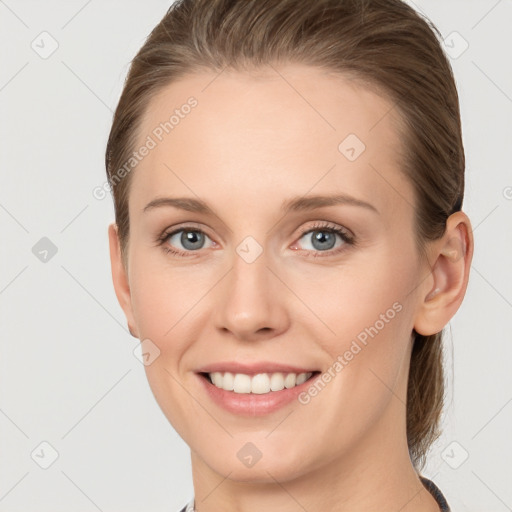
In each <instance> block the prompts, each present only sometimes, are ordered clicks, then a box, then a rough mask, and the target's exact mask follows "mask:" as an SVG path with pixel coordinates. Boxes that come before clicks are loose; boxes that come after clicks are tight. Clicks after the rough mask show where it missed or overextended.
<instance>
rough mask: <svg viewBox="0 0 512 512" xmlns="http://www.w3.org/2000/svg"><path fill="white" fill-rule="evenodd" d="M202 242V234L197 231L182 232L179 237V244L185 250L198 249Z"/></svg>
mask: <svg viewBox="0 0 512 512" xmlns="http://www.w3.org/2000/svg"><path fill="white" fill-rule="evenodd" d="M202 242H203V234H202V233H199V232H198V231H184V232H183V234H182V235H181V243H182V244H183V247H185V248H186V249H199V248H200V247H201V244H202Z"/></svg>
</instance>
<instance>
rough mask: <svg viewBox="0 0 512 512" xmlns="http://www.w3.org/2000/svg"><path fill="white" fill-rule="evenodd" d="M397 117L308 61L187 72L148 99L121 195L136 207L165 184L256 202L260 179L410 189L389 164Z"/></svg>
mask: <svg viewBox="0 0 512 512" xmlns="http://www.w3.org/2000/svg"><path fill="white" fill-rule="evenodd" d="M401 126H402V125H401V119H400V117H399V115H398V111H397V109H396V108H395V105H394V104H393V103H392V102H391V101H390V100H389V99H387V98H385V97H384V96H382V95H380V94H377V93H376V92H375V89H374V88H373V89H370V88H368V87H364V86H362V85H361V82H359V81H356V80H353V79H351V78H350V77H349V76H342V75H334V74H332V73H330V74H328V73H327V72H325V71H322V70H320V69H318V68H313V67H308V66H298V65H289V66H286V67H280V68H274V67H267V68H262V69H260V70H258V71H257V72H256V71H254V72H235V71H227V70H225V71H224V72H221V73H214V72H206V71H204V72H201V73H194V74H191V75H187V76H185V77H182V78H180V79H179V80H177V81H176V82H174V83H172V84H170V85H168V86H167V87H165V88H164V89H163V90H161V91H160V92H159V94H158V95H156V96H155V97H154V98H153V99H152V100H151V102H150V103H149V106H148V108H147V110H146V112H145V115H144V117H143V119H142V122H141V125H140V129H139V143H140V144H144V141H148V140H149V139H151V140H152V146H153V148H152V149H151V150H150V151H149V152H147V155H146V156H145V157H144V158H143V159H142V160H141V161H140V162H139V164H138V165H137V168H136V171H135V172H134V176H133V177H132V179H133V181H132V188H133V189H134V190H135V191H136V192H135V193H134V194H133V195H132V194H130V196H131V197H130V203H132V199H133V203H134V207H136V208H137V209H140V208H142V207H143V203H144V201H146V202H147V201H149V200H151V199H154V198H155V197H156V196H159V195H160V196H161V195H163V194H165V193H166V192H169V193H176V194H178V193H180V194H182V193H186V194H187V195H191V193H193V194H195V195H198V196H202V197H205V198H207V197H211V196H212V194H214V193H215V196H216V197H217V199H218V201H219V205H222V204H225V200H228V199H229V200H230V204H233V200H234V199H233V191H237V192H238V196H239V197H240V205H241V206H242V204H246V205H247V204H258V205H260V206H261V204H262V202H261V198H262V197H268V191H269V187H272V191H273V195H275V196H278V195H281V196H285V195H286V196H288V195H293V194H292V192H294V193H296V194H306V193H307V191H308V190H310V189H312V188H314V192H315V193H320V192H328V191H332V190H333V189H337V190H340V191H343V192H347V193H353V194H354V195H358V196H359V197H360V198H361V199H366V200H372V201H373V202H374V203H376V204H377V205H378V204H379V203H380V204H384V203H389V202H390V201H391V200H393V198H392V197H391V196H397V195H400V193H399V192H401V193H402V194H405V195H406V196H407V195H410V193H411V191H410V190H408V188H409V184H408V183H406V182H405V180H404V177H403V175H402V173H401V172H400V171H399V165H400V162H401V157H400V153H401V136H400V132H399V128H400V127H401ZM386 182H388V185H387V186H383V184H385V183H386ZM228 187H229V188H228ZM397 187H398V189H401V190H397ZM262 194H263V195H262ZM394 199H396V197H395V198H394ZM144 204H145V203H144Z"/></svg>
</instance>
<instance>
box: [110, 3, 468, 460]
mask: <svg viewBox="0 0 512 512" xmlns="http://www.w3.org/2000/svg"><path fill="white" fill-rule="evenodd" d="M436 34H437V36H440V34H439V32H438V30H437V29H436V28H435V26H434V25H433V24H432V23H431V22H430V21H429V20H428V19H425V18H423V17H422V16H421V15H419V14H418V13H417V12H416V11H415V10H413V9H412V8H411V7H409V6H408V5H407V4H405V3H404V2H402V1H401V0H314V1H312V0H181V1H177V2H176V3H174V4H172V5H171V7H170V8H169V10H168V11H167V13H166V14H165V16H164V17H163V19H162V20H161V21H160V23H159V24H158V25H157V26H156V27H155V28H154V29H153V31H152V32H151V34H150V35H149V37H148V38H147V40H146V41H145V43H144V45H143V46H142V48H141V49H140V50H139V52H138V54H137V55H136V57H135V58H134V60H133V61H132V63H131V67H130V70H129V73H128V76H127V78H126V81H125V84H124V89H123V92H122V95H121V98H120V100H119V104H118V106H117V109H116V111H115V115H114V120H113V125H112V129H111V132H110V136H109V139H108V143H107V148H106V169H107V176H108V179H109V183H110V184H111V186H112V189H113V196H114V206H115V220H116V224H117V226H118V235H119V240H120V245H121V251H122V254H123V261H124V262H125V265H127V264H128V260H127V244H128V238H129V228H130V225H129V215H128V195H129V190H130V181H131V175H132V173H128V174H126V176H125V177H124V178H123V179H122V180H119V179H117V181H114V178H118V175H116V171H117V170H119V169H121V168H122V167H123V166H124V165H125V163H126V162H127V161H128V160H129V159H130V157H131V156H132V154H133V151H134V150H135V148H136V142H137V140H138V136H139V135H140V134H139V133H138V131H139V128H140V123H141V120H142V117H143V115H144V113H145V111H146V109H147V107H148V103H149V102H150V100H151V99H152V98H153V97H154V96H155V95H156V94H157V93H158V92H159V91H161V90H162V89H163V88H164V87H166V86H168V85H169V84H170V83H172V82H174V81H176V80H177V79H179V78H180V77H183V76H184V75H186V74H190V73H194V72H195V71H204V70H209V71H212V72H218V73H220V72H221V71H222V70H223V69H225V68H227V67H228V68H230V69H233V70H246V69H248V68H249V67H252V68H258V67H259V66H265V65H269V64H272V65H273V64H275V63H287V62H289V63H301V64H305V65H310V66H315V67H319V68H322V69H324V70H327V71H332V72H335V73H340V74H341V75H345V76H346V75H350V76H351V77H355V78H357V79H358V80H360V81H361V83H362V84H364V85H365V86H366V87H370V88H375V89H376V90H378V91H380V94H381V95H384V96H386V97H387V98H389V99H390V100H391V101H392V104H393V109H396V112H398V113H399V118H400V119H401V122H402V127H403V133H402V140H403V142H402V148H403V151H401V153H400V154H401V160H402V161H401V170H402V172H404V173H405V175H406V176H407V177H408V179H409V180H410V181H411V183H412V184H413V187H414V193H415V213H414V215H415V222H416V237H417V242H418V246H419V248H420V250H421V252H422V253H423V250H424V247H425V242H426V241H428V240H435V239H437V238H439V237H440V236H442V235H443V234H444V231H445V226H446V220H447V218H448V216H449V215H450V214H452V213H454V212H455V211H458V210H460V209H461V207H462V199H463V193H464V167H465V161H464V148H463V144H462V134H461V126H460V113H459V100H458V95H457V90H456V86H455V80H454V77H453V74H452V70H451V67H450V64H449V62H448V60H447V58H446V56H445V54H444V53H443V50H442V48H441V45H440V43H439V40H438V39H437V36H436ZM414 334H415V340H414V346H413V351H412V356H411V363H410V370H409V378H408V391H407V413H406V417H407V442H408V445H409V453H410V456H411V460H412V462H413V463H414V465H415V467H416V468H422V467H423V464H424V461H425V456H426V453H427V450H428V448H429V447H430V445H431V444H432V442H433V441H434V440H435V439H436V438H437V437H438V436H439V433H440V432H439V421H440V416H441V412H442V408H443V400H444V376H443V363H442V361H443V354H442V334H443V333H442V331H441V332H439V333H437V334H435V335H432V336H422V335H419V334H418V333H414Z"/></svg>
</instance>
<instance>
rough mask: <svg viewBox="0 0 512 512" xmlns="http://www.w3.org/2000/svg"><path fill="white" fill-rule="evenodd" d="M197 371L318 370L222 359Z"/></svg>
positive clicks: (296, 371)
mask: <svg viewBox="0 0 512 512" xmlns="http://www.w3.org/2000/svg"><path fill="white" fill-rule="evenodd" d="M196 371H197V373H213V372H220V373H224V372H230V373H244V374H246V375H256V374H258V373H278V372H281V373H297V374H299V373H309V372H316V371H319V370H316V369H311V368H309V369H308V368H304V367H300V366H292V365H289V364H280V363H275V362H272V361H258V362H254V363H240V362H236V361H224V362H219V363H211V364H207V365H205V366H202V367H201V368H199V369H198V370H196Z"/></svg>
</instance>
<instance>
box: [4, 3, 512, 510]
mask: <svg viewBox="0 0 512 512" xmlns="http://www.w3.org/2000/svg"><path fill="white" fill-rule="evenodd" d="M409 3H410V4H411V5H413V6H415V7H416V8H417V9H418V10H420V11H421V12H423V13H425V14H426V15H427V16H428V17H429V18H430V19H432V21H433V22H434V23H435V24H436V25H437V27H438V28H439V30H440V31H441V33H442V35H443V38H446V39H445V40H446V50H447V52H448V53H450V54H451V62H452V66H453V69H454V73H455V76H456V80H457V85H458V88H459V93H460V101H461V109H462V121H463V131H464V144H465V150H466V158H467V188H466V199H465V207H464V210H465V211H466V212H467V213H468V214H469V216H470V218H471V220H472V222H473V227H474V235H475V241H476V250H475V256H474V261H473V268H472V274H471V278H470V283H469V288H468V292H467V296H466V299H465V302H464V303H463V305H462V307H461V309H460V310H459V311H458V313H457V314H456V316H455V318H454V319H453V320H452V322H451V323H450V327H449V329H448V336H447V365H448V367H447V370H448V378H449V381H450V383H451V384H450V390H449V391H450V392H449V396H448V403H447V407H446V413H445V417H444V434H443V436H442V438H441V439H440V440H439V442H438V443H436V445H435V447H434V448H433V450H432V452H431V455H430V458H429V462H428V466H427V469H426V471H425V472H424V474H425V475H426V476H428V477H430V478H433V479H434V481H435V482H436V483H437V484H438V485H439V487H440V488H441V489H442V490H443V492H444V493H445V495H446V497H447V498H448V501H449V502H450V504H451V506H452V508H453V509H454V510H455V511H459V510H460V511H480V510H486V511H496V512H504V511H507V510H512V487H511V486H510V482H511V481H512V480H511V477H512V470H511V469H510V461H511V460H512V441H511V435H510V434H511V431H512V429H511V427H512V403H511V402H512V372H511V371H510V369H511V361H512V358H511V356H512V343H511V341H512V340H511V335H510V323H509V321H510V318H511V317H512V315H511V313H512V274H511V272H510V262H511V261H512V258H511V256H512V242H511V232H512V172H511V164H510V162H511V157H512V150H511V145H512V123H511V122H510V119H511V115H512V64H511V55H512V31H511V30H510V26H511V23H512V2H511V1H510V0H501V1H496V0H492V1H487V0H479V1H475V0H473V1H468V0H464V1H463V0H459V1H454V0H450V1H446V0H443V1H441V0H436V1H432V0H429V1H427V0H422V1H420V0H415V2H414V3H413V2H409ZM168 6H169V2H168V1H160V0H158V1H157V0H152V1H150V2H135V1H124V2H120V1H103V2H100V1H99V0H92V1H84V0H80V1H68V2H64V1H60V2H56V1H46V2H40V1H39V2H36V1H21V0H18V1H15V0H6V1H2V0H0V44H1V46H2V49H3V52H2V56H1V65H0V118H1V124H0V141H1V150H0V169H1V186H0V223H1V233H2V243H0V257H1V260H0V261H1V266H0V322H1V323H0V326H1V333H2V337H1V353H0V385H1V387H0V390H1V395H0V511H2V512H3V511H13V512H14V511H23V512H30V511H36V510H37V511H39V512H44V511H50V510H51V511H54V512H55V511H68V510H70V509H72V510H74V511H76V512H79V511H84V512H89V511H91V512H92V511H94V510H101V511H113V510H124V511H126V512H128V511H136V510H143V509H144V510H151V511H162V512H163V511H170V512H172V511H174V510H179V508H180V507H182V506H183V505H184V504H185V503H186V502H187V501H188V500H189V499H190V498H191V496H192V494H193V488H192V479H191V470H190V462H189V450H188V447H187V446H186V445H185V444H184V442H183V441H182V440H181V439H180V438H179V436H178V435H177V434H176V432H175V431H174V430H173V428H172V427H171V426H170V425H169V424H168V422H167V420H166V419H165V417H164V415H163V414H162V412H161V411H160V409H159V407H158V405H157V404H156V402H155V400H154V398H153V395H152V393H151V390H150V388H149V385H148V383H147V381H146V378H145V374H144V368H143V366H142V364H141V363H140V362H139V360H138V359H137V357H136V356H135V355H134V350H135V354H137V350H138V348H139V343H138V342H137V341H136V340H135V339H134V338H132V337H131V336H130V335H129V333H128V330H127V327H126V323H125V319H124V315H123V313H122V310H121V308H120V307H119V305H118V303H117V299H116V297H115V294H114V290H113V286H112V280H111V273H110V262H109V254H108V242H107V226H108V224H109V223H110V222H112V221H113V220H114V213H113V206H112V200H111V198H110V195H109V194H106V197H105V198H104V199H97V198H95V197H94V195H93V190H94V189H95V187H98V186H102V185H103V183H104V182H105V171H104V163H103V157H104V149H105V143H106V138H107V135H108V132H109V129H110V123H111V119H112V111H113V110H114V108H115V106H116V103H117V100H118V98H119V95H120V92H121V88H122V83H123V80H124V77H125V74H126V72H127V69H128V64H129V61H130V60H131V58H133V56H134V55H135V53H136V51H137V50H138V49H139V47H140V46H141V45H142V43H143V41H144V39H145V38H146V36H147V35H148V33H149V32H150V30H151V29H152V28H153V27H154V25H155V24H156V23H157V22H158V21H159V20H160V19H161V17H162V16H163V15H164V13H165V11H166V9H167V8H168ZM45 31H46V32H48V34H49V35H47V34H43V35H41V33H42V32H45ZM454 32H455V33H454ZM56 44H58V48H56V50H55V51H54V52H53V53H52V54H51V55H47V53H48V52H50V51H51V50H52V45H54V46H55V45H56ZM466 45H468V47H467V48H466ZM45 52H46V53H45ZM41 54H42V56H41ZM43 57H45V58H43ZM45 237H46V238H47V239H48V240H46V239H45V240H42V241H41V239H43V238H45ZM49 241H50V242H49ZM52 248H53V249H52ZM45 250H46V251H48V252H47V253H45V252H44V251H45ZM52 250H53V252H52ZM55 250H56V251H57V252H56V253H55V254H53V253H54V252H55ZM41 258H43V261H41ZM43 442H44V443H49V445H47V444H43V445H41V443H43ZM54 450H55V452H54ZM56 454H58V458H57V459H56V460H55V461H53V457H54V456H55V455H56ZM48 464H51V465H49V467H48V468H47V469H43V467H42V466H45V465H48Z"/></svg>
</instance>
